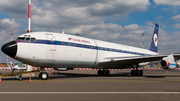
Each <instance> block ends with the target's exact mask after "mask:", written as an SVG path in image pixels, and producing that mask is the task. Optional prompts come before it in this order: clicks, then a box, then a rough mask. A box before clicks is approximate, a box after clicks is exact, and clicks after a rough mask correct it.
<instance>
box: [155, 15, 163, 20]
mask: <svg viewBox="0 0 180 101" xmlns="http://www.w3.org/2000/svg"><path fill="white" fill-rule="evenodd" d="M161 18H164V16H162V15H160V16H158V17H156V19H161Z"/></svg>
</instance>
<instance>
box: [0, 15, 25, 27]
mask: <svg viewBox="0 0 180 101" xmlns="http://www.w3.org/2000/svg"><path fill="white" fill-rule="evenodd" d="M20 27H22V26H21V24H19V23H16V22H15V19H8V18H5V19H2V20H0V29H1V30H14V29H17V28H20Z"/></svg>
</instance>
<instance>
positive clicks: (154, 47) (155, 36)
mask: <svg viewBox="0 0 180 101" xmlns="http://www.w3.org/2000/svg"><path fill="white" fill-rule="evenodd" d="M158 30H159V25H158V24H157V23H155V28H154V33H153V36H152V40H151V44H150V45H149V48H148V50H150V51H153V52H156V53H158Z"/></svg>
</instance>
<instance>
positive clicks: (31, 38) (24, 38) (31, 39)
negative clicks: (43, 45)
mask: <svg viewBox="0 0 180 101" xmlns="http://www.w3.org/2000/svg"><path fill="white" fill-rule="evenodd" d="M16 40H25V41H29V42H33V41H36V38H34V37H18V38H17V39H16Z"/></svg>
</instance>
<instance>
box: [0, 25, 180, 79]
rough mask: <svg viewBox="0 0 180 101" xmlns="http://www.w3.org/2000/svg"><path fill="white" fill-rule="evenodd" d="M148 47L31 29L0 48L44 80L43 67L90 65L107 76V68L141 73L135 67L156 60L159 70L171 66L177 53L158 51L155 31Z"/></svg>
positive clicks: (134, 73) (156, 32)
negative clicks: (32, 69) (159, 66)
mask: <svg viewBox="0 0 180 101" xmlns="http://www.w3.org/2000/svg"><path fill="white" fill-rule="evenodd" d="M154 24H155V28H154V33H153V35H152V40H151V43H150V45H149V48H148V49H142V48H136V47H132V46H127V45H122V44H116V43H111V42H105V41H100V40H95V39H90V38H84V37H80V36H74V35H69V34H64V31H63V33H53V32H31V33H26V34H22V35H20V36H19V37H18V38H17V39H16V40H14V41H11V42H8V43H6V44H4V45H3V46H2V47H1V50H2V52H4V53H5V54H6V55H8V56H10V57H12V58H14V59H16V60H17V61H20V62H22V63H25V64H29V65H33V66H37V67H40V69H41V72H40V73H39V78H40V79H42V80H47V79H48V73H47V72H45V70H44V68H59V67H60V68H82V67H83V68H92V69H99V70H98V71H97V74H98V75H101V76H104V75H109V74H110V71H109V69H123V68H134V70H131V75H132V76H143V70H139V69H138V68H139V67H140V65H141V64H142V63H144V62H150V61H159V60H161V61H160V65H161V67H162V68H163V69H170V70H171V69H175V68H176V67H177V63H176V61H177V59H179V58H180V54H168V55H161V54H158V30H159V25H158V24H157V23H154Z"/></svg>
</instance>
